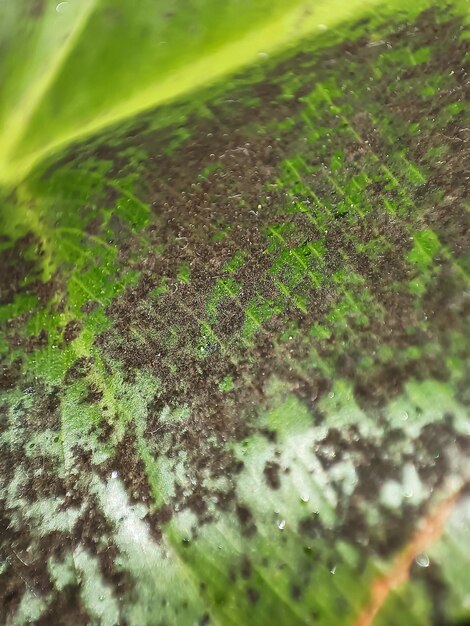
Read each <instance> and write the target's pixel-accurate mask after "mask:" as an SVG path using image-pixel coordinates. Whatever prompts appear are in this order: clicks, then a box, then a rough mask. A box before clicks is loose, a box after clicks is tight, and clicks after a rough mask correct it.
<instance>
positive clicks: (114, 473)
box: [111, 470, 119, 478]
mask: <svg viewBox="0 0 470 626" xmlns="http://www.w3.org/2000/svg"><path fill="white" fill-rule="evenodd" d="M118 475H119V474H118V473H117V471H116V470H113V471H112V472H111V478H117V477H118Z"/></svg>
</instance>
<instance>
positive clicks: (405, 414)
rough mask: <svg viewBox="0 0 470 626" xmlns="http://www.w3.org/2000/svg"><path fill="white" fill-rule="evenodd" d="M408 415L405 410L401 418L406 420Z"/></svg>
mask: <svg viewBox="0 0 470 626" xmlns="http://www.w3.org/2000/svg"><path fill="white" fill-rule="evenodd" d="M409 417H410V416H409V415H408V412H407V411H403V413H402V416H401V419H402V420H403V421H404V422H406V420H407V419H408V418H409Z"/></svg>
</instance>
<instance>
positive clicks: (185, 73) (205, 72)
mask: <svg viewBox="0 0 470 626" xmlns="http://www.w3.org/2000/svg"><path fill="white" fill-rule="evenodd" d="M378 1H379V0H366V2H364V1H363V0H353V1H352V2H348V3H347V4H345V3H344V2H341V1H340V0H335V1H334V3H333V4H332V2H331V0H330V1H329V2H326V0H322V1H321V2H312V0H269V1H267V0H257V1H256V2H252V0H225V1H224V2H222V3H221V2H218V1H216V0H191V1H187V2H184V3H181V4H178V3H176V2H174V0H160V1H159V2H155V0H139V3H138V6H137V7H136V3H135V1H134V0H120V1H119V3H116V2H115V0H80V1H79V0H67V1H66V2H59V3H57V4H56V3H54V2H50V1H47V0H18V2H14V3H12V2H8V1H7V0H3V1H2V4H1V5H0V8H1V18H2V19H1V22H2V23H1V24H0V46H1V52H2V66H1V68H0V83H1V84H2V89H1V91H0V145H1V148H0V182H2V183H15V182H17V181H18V180H19V179H21V177H23V176H24V175H25V174H26V173H27V172H28V171H29V170H30V169H31V167H33V166H34V165H35V164H37V163H38V162H39V161H41V160H42V159H43V158H44V157H45V156H47V155H49V154H50V153H51V152H52V151H54V150H56V149H57V148H58V147H60V146H63V145H64V144H67V143H69V142H70V141H73V140H76V139H77V138H79V137H83V136H84V135H88V134H90V133H93V132H96V131H97V130H98V129H100V128H102V127H103V126H106V125H109V124H112V123H114V122H117V121H119V120H122V119H123V118H126V117H128V116H130V115H133V114H135V113H137V112H139V111H142V110H145V109H149V108H151V107H152V106H154V105H156V104H158V103H161V102H164V101H167V100H169V99H171V98H174V97H175V96H178V95H181V94H182V93H184V92H186V91H188V90H190V89H193V88H194V87H197V86H199V85H202V84H204V83H208V82H209V81H211V80H213V79H214V78H217V77H220V76H221V75H223V74H224V73H226V72H228V71H233V70H234V69H237V68H238V67H240V66H242V65H244V64H246V63H247V62H250V61H253V60H254V59H255V58H256V57H257V55H265V54H268V53H271V52H272V51H273V50H275V49H276V48H277V47H279V46H286V45H287V44H289V43H290V42H292V41H295V40H296V39H298V38H300V37H302V36H305V35H306V34H307V33H310V32H312V31H317V32H321V29H323V28H325V27H326V26H328V27H331V26H335V25H336V24H337V23H338V22H340V21H341V20H343V19H344V18H345V17H347V16H350V15H354V13H355V12H356V11H358V10H359V11H361V12H362V11H364V10H366V8H367V7H369V6H373V5H374V4H377V3H378Z"/></svg>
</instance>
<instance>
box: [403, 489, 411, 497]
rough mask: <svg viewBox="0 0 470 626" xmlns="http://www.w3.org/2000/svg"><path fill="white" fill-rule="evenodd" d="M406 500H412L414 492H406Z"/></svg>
mask: <svg viewBox="0 0 470 626" xmlns="http://www.w3.org/2000/svg"><path fill="white" fill-rule="evenodd" d="M403 495H404V496H405V498H412V497H413V492H412V491H405V492H404V494H403Z"/></svg>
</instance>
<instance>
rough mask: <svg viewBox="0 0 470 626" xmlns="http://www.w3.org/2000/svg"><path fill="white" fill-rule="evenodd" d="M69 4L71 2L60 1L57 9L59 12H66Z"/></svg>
mask: <svg viewBox="0 0 470 626" xmlns="http://www.w3.org/2000/svg"><path fill="white" fill-rule="evenodd" d="M69 4H70V3H69V2H59V4H58V5H57V6H56V8H55V10H56V11H57V13H65V11H67V9H68V8H69Z"/></svg>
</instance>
